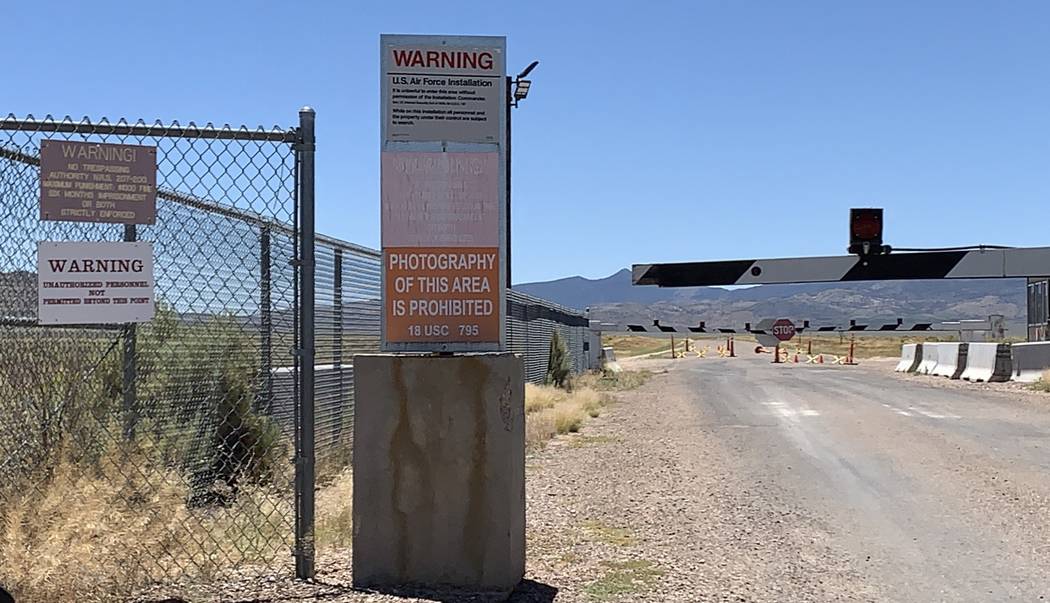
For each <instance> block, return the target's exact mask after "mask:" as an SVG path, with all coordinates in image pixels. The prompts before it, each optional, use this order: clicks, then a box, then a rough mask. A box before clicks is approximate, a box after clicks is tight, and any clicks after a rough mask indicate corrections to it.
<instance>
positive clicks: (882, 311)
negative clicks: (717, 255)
mask: <svg viewBox="0 0 1050 603" xmlns="http://www.w3.org/2000/svg"><path fill="white" fill-rule="evenodd" d="M514 289H515V290H518V291H521V292H523V293H528V294H530V295H535V296H537V297H542V298H545V299H549V300H551V301H554V302H557V303H560V304H562V305H565V306H568V307H571V308H577V309H580V310H584V309H589V310H590V317H591V318H592V319H597V320H601V321H603V322H613V323H620V324H623V323H627V322H637V321H643V322H649V321H652V320H653V319H658V320H660V321H662V322H665V323H668V324H671V323H677V324H690V325H693V324H697V323H698V322H699V321H705V322H706V323H707V325H708V326H709V327H719V326H724V327H739V326H742V325H743V323H745V322H752V323H753V322H757V321H758V320H761V319H762V318H772V317H781V316H785V317H790V318H794V319H799V320H809V321H811V324H813V325H817V324H844V323H846V322H848V321H849V320H850V319H855V320H858V321H872V322H874V321H878V320H886V321H893V320H895V319H897V318H902V319H904V320H905V322H908V321H923V322H925V321H934V322H939V321H946V320H960V319H983V318H987V317H988V316H989V315H990V314H1002V315H1003V316H1005V317H1006V321H1007V325H1008V326H1009V328H1010V330H1011V332H1013V333H1018V334H1020V333H1024V328H1025V324H1026V322H1027V317H1026V302H1025V298H1026V294H1025V280H1024V279H984V280H982V279H974V280H916V281H877V282H851V283H812V284H802V285H760V286H756V287H748V288H739V289H725V288H720V287H689V288H681V289H661V288H659V287H635V286H633V285H632V284H631V272H630V270H628V269H626V268H625V269H623V270H620V271H619V272H617V273H615V274H612V275H610V276H608V277H605V278H601V279H587V278H583V277H579V276H573V277H568V278H562V279H557V280H553V281H544V282H535V283H524V284H521V285H515V286H514Z"/></svg>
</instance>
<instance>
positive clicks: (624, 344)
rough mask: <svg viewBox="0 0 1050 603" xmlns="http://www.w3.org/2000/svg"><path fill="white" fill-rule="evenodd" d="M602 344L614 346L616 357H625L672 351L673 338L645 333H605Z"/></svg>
mask: <svg viewBox="0 0 1050 603" xmlns="http://www.w3.org/2000/svg"><path fill="white" fill-rule="evenodd" d="M602 346H603V347H610V348H612V349H613V351H615V352H616V357H617V358H618V359H623V358H629V357H631V356H639V355H641V354H651V353H653V352H663V351H666V352H670V351H671V340H670V339H663V338H660V337H646V336H644V335H605V336H603V337H602Z"/></svg>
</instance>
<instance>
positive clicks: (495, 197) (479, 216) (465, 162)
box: [380, 36, 507, 351]
mask: <svg viewBox="0 0 1050 603" xmlns="http://www.w3.org/2000/svg"><path fill="white" fill-rule="evenodd" d="M380 47H381V52H382V77H383V85H382V105H383V108H382V112H381V113H382V119H383V123H382V128H381V129H382V145H381V161H380V164H381V171H382V174H381V189H382V190H381V194H380V196H381V216H382V239H383V323H384V324H383V349H385V350H390V351H489V350H500V349H502V347H503V342H504V327H503V318H504V317H503V315H504V308H503V306H504V302H505V299H506V297H505V291H504V285H503V278H504V276H503V275H504V274H505V266H504V265H503V262H504V258H505V257H506V255H505V252H504V245H505V238H506V236H505V233H504V230H505V224H506V222H505V220H506V217H505V215H504V213H505V212H504V204H505V197H504V190H505V185H504V183H505V182H506V180H505V178H506V174H505V164H504V157H505V154H504V152H505V147H504V138H505V127H504V126H505V123H506V122H505V119H506V102H507V100H506V88H505V86H504V77H505V68H504V59H503V57H504V54H505V48H506V42H505V40H504V39H503V38H492V37H457V36H453V37H445V36H382V37H381V40H380ZM450 147H451V148H450Z"/></svg>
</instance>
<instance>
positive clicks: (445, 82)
mask: <svg viewBox="0 0 1050 603" xmlns="http://www.w3.org/2000/svg"><path fill="white" fill-rule="evenodd" d="M384 38H386V36H384ZM485 41H487V42H490V43H489V44H484V43H477V42H475V43H472V44H471V43H468V44H465V45H444V46H434V45H429V44H423V43H407V44H405V43H397V42H396V41H393V40H392V39H390V40H387V39H385V40H384V41H383V43H382V52H383V120H384V123H383V130H384V133H385V134H384V136H385V139H386V140H388V141H417V142H418V141H449V142H483V143H497V142H499V141H500V138H501V132H502V123H501V120H500V114H501V113H500V109H501V100H502V98H503V90H504V82H503V78H504V71H505V70H504V57H503V55H504V45H503V44H500V45H493V44H491V42H492V41H494V39H492V38H488V39H485ZM501 41H502V40H501Z"/></svg>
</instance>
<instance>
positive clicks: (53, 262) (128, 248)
mask: <svg viewBox="0 0 1050 603" xmlns="http://www.w3.org/2000/svg"><path fill="white" fill-rule="evenodd" d="M153 285H154V282H153V244H152V243H145V242H139V243H112V242H90V243H86V242H79V241H78V242H52V241H41V242H40V243H37V292H38V294H37V295H38V297H37V316H38V320H39V322H40V324H42V325H61V324H106V323H129V322H148V321H149V320H151V319H152V318H153V313H154V304H153V302H154V299H153Z"/></svg>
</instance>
